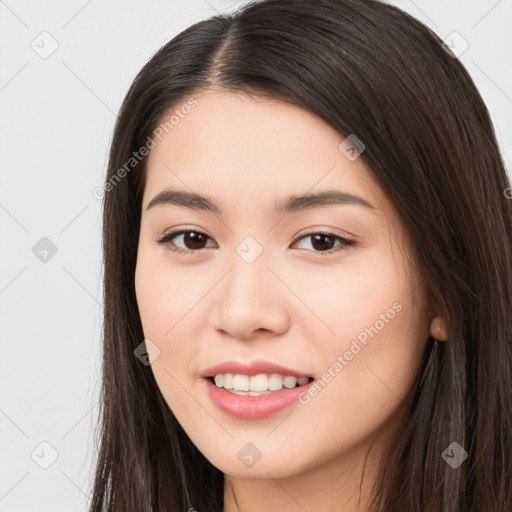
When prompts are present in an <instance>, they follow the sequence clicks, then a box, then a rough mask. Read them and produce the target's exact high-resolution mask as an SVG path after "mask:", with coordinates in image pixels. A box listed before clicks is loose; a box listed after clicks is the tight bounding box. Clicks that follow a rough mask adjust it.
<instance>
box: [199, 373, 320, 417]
mask: <svg viewBox="0 0 512 512" xmlns="http://www.w3.org/2000/svg"><path fill="white" fill-rule="evenodd" d="M204 380H205V381H206V389H207V391H208V394H209V395H210V398H211V399H212V401H213V403H214V404H215V405H216V406H217V407H218V408H219V409H220V410H221V411H223V412H225V413H226V414H230V415H231V416H235V417H236V418H241V419H245V420H255V419H258V418H265V417H267V416H270V415H272V414H274V413H276V412H278V411H280V410H282V409H284V408H285V407H288V406H289V405H291V404H293V403H294V402H297V401H298V397H299V395H300V394H301V393H303V392H305V391H307V390H308V388H309V386H310V385H311V384H313V382H315V381H314V380H312V381H311V382H308V383H307V384H304V385H303V386H298V387H295V388H291V389H286V388H283V389H281V390H279V391H272V392H271V393H269V394H267V395H259V396H250V395H237V394H235V393H230V392H229V391H226V390H225V389H224V388H219V387H218V386H216V385H215V384H214V383H213V382H211V381H210V380H209V379H204Z"/></svg>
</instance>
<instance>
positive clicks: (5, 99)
mask: <svg viewBox="0 0 512 512" xmlns="http://www.w3.org/2000/svg"><path fill="white" fill-rule="evenodd" d="M242 3H243V2H227V1H221V0H208V1H206V0H193V1H192V0H189V1H187V2H186V3H185V2H176V1H169V0H167V1H163V0H153V1H151V2H144V3H143V2H134V1H130V2H127V1H124V2H122V1H121V0H109V1H103V2H99V1H98V0H89V1H84V0H73V1H66V2H64V1H57V0H51V1H46V2H37V1H35V0H29V1H24V2H21V1H15V0H5V1H1V0H0V58H1V61H0V62H1V66H0V107H1V116H0V137H1V138H0V140H1V142H2V150H1V151H0V173H1V187H0V227H1V233H2V235H1V236H2V245H1V262H2V265H1V267H0V268H1V273H0V311H1V315H0V322H1V324H0V325H1V357H0V450H1V451H0V512H7V511H8V512H18V511H23V512H28V511H38V512H44V511H52V512H60V511H66V512H73V511H82V510H86V503H87V495H88V494H89V493H90V490H91V479H90V475H91V462H92V433H93V431H92V428H93V425H94V422H95V419H96V414H97V406H96V404H97V393H98V377H99V371H100V364H99V361H100V337H101V322H102V309H101V307H102V305H101V302H102V295H101V289H102V275H101V272H102V266H101V237H100V232H101V231H100V230H101V202H100V201H99V200H97V199H95V197H94V196H93V194H92V191H93V189H94V188H95V187H97V186H99V185H101V184H102V181H103V178H104V175H105V172H106V162H107V152H108V146H109V143H110V138H111V134H112V130H113V127H114V121H115V116H116V113H117V111H118V109H119V107H120V104H121V101H122V99H123V96H124V94H125V93H126V91H127V89H128V87H129V85H130V83H131V81H132V79H133V78H134V77H135V74H136V73H137V71H138V70H139V69H140V68H141V67H142V65H143V64H144V63H145V62H146V61H147V60H148V59H149V58H150V56H151V55H152V54H153V53H154V52H155V51H156V50H157V49H158V48H159V47H160V46H162V45H163V44H164V43H165V42H166V41H168V40H169V39H170V38H172V37H173V36H174V35H176V34H178V33H179V32H181V31H182V30H183V29H185V28H186V27H188V26H189V25H191V24H192V23H194V22H196V21H199V20H201V19H204V18H207V17H209V16H211V15H213V14H215V12H216V11H219V12H222V11H230V10H232V9H234V8H236V7H237V6H239V5H241V4H242ZM390 3H393V4H394V5H397V6H400V7H402V8H403V9H404V10H406V11H408V12H409V13H411V14H412V15H413V16H415V17H417V18H418V19H419V20H420V21H422V22H424V23H425V24H427V25H428V26H430V27H431V28H432V29H433V30H434V31H435V32H436V33H437V34H438V35H439V36H440V37H441V38H443V39H444V38H445V37H447V36H449V35H450V34H452V32H454V31H456V32H458V33H459V34H460V36H462V38H464V40H466V41H467V43H468V44H469V47H468V48H467V49H466V51H464V53H462V54H461V55H460V59H461V61H462V62H463V63H464V65H465V66H466V68H467V69H468V70H469V72H470V73H471V75H472V76H473V78H474V80H475V82H476V84H477V86H478V88H479V90H480V93H481V95H482V96H483V98H484V100H485V102H486V104H487V106H488V108H489V111H490V112H491V115H492V117H493V121H494V124H495V127H496V130H497V135H498V139H499V143H500V145H501V148H502V152H503V154H504V156H505V162H506V165H507V167H508V169H510V168H511V155H512V70H511V62H512V59H511V57H510V55H511V48H512V32H511V31H510V24H511V21H512V0H500V1H495V0H488V1H485V0H469V1H467V0H464V1H462V0H459V1H453V0H452V1H446V0H436V1H433V0H415V1H414V2H413V1H411V0H396V1H392V2H390ZM43 31H46V32H48V33H49V34H51V36H45V35H43V36H40V34H41V33H42V32H43ZM450 37H451V39H452V40H454V39H453V36H450ZM456 37H458V36H456ZM53 39H54V40H55V41H56V42H57V43H58V48H57V49H56V51H55V52H54V53H53V54H52V55H50V56H46V55H45V52H49V51H50V50H51V45H52V44H55V43H53V42H52V40H53ZM454 41H455V42H454V45H455V47H456V48H458V49H459V50H460V49H462V48H463V47H462V46H461V44H464V42H463V40H462V39H460V38H459V39H456V40H454ZM31 45H32V46H34V47H35V48H33V47H32V46H31ZM41 53H42V54H43V56H45V57H47V58H42V57H41V56H40V54H41ZM43 237H47V238H48V239H49V240H51V242H52V243H53V244H54V245H55V246H56V248H57V253H56V254H55V255H54V256H53V257H51V253H49V254H48V256H47V261H46V262H42V261H40V259H39V258H38V257H36V255H35V254H34V253H33V250H32V248H33V247H34V246H35V245H36V243H38V242H39V241H40V239H41V238H43ZM43 256H44V253H42V254H41V255H40V257H43ZM42 442H45V443H49V445H51V447H50V446H49V445H47V444H43V445H41V443H42ZM53 450H55V452H56V454H57V458H56V459H55V460H54V461H53V458H54V457H55V454H54V452H53ZM52 461H53V463H52V464H51V465H50V466H49V467H48V468H47V469H43V468H42V467H41V465H47V464H49V463H50V462H52Z"/></svg>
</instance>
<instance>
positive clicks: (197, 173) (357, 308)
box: [135, 90, 447, 512]
mask: <svg viewBox="0 0 512 512" xmlns="http://www.w3.org/2000/svg"><path fill="white" fill-rule="evenodd" d="M194 97H195V98H196V99H197V101H198V104H197V106H196V107H195V108H193V109H192V110H191V111H190V113H189V114H188V115H186V116H184V118H183V119H180V121H179V124H177V125H175V126H174V128H173V129H172V130H171V131H169V133H168V134H165V135H164V137H163V138H162V140H161V141H159V142H158V143H157V145H156V146H155V147H154V148H153V149H152V150H151V153H150V156H149V160H148V167H147V181H146V187H145V190H144V195H143V203H142V212H143V214H142V219H141V226H140V239H139V247H138V257H137V267H136V273H135V287H136V295H137V301H138V306H139V311H140V315H141V320H142V324H143V329H144V334H145V337H146V338H149V339H150V340H151V341H152V342H153V343H154V345H151V346H149V347H148V350H149V354H150V358H153V357H155V359H154V361H153V362H152V365H151V367H152V370H153V372H154V375H155V378H156V381H157V384H158V386H159V388H160V389H161V391H162V394H163V396H164V398H165V400H166V401H167V403H168V405H169V407H170V408H171V410H172V411H173V413H174V414H175V416H176V417H177V419H178V421H179V422H180V424H181V425H182V427H183V428H184V429H185V431H186V432H187V434H188V436H189V437H190V438H191V440H192V441H193V442H194V444H195V445H196V446H197V448H198V449H199V450H200V451H201V452H202V453H203V454H204V455H205V457H206V458H207V459H208V460H209V461H210V462H211V463H212V464H213V465H214V466H216V467H217V468H219V469H220V470H221V471H222V472H224V473H225V475H226V478H225V507H224V511H225V512H226V511H230V512H231V511H235V510H238V508H237V506H236V505H235V502H234V499H233V491H235V492H236V499H237V502H238V505H239V509H240V510H242V511H244V512H251V511H260V510H265V509H267V510H282V511H299V510H300V511H303V510H304V509H305V510H308V511H317V510H322V511H324V512H325V511H334V510H337V511H339V510H343V511H353V510H354V511H355V510H364V504H365V502H366V501H367V498H368V493H369V490H370V486H371V484H372V483H373V481H374V480H375V478H376V475H377V469H378V465H379V461H380V459H381V457H382V454H383V450H385V449H386V447H387V446H389V443H390V442H392V437H393V434H394V433H395V431H396V426H397V422H398V420H399V418H400V415H401V411H402V410H401V408H400V405H401V404H402V402H403V399H404V397H405V396H406V395H407V393H408V392H409V390H410V389H411V387H412V385H413V383H414V380H415V378H416V376H417V373H418V369H419V364H420V360H421V355H422V353H423V350H424V348H425V344H426V341H427V338H428V336H429V335H431V336H434V337H436V338H437V339H441V340H446V339H447V332H446V327H445V322H444V320H443V318H442V317H441V316H440V315H439V314H438V313H437V312H434V311H433V310H432V308H431V307H430V302H429V301H428V295H427V294H426V292H425V290H424V289H423V287H422V286H421V285H420V284H421V280H420V278H419V275H418V273H417V269H416V267H415V265H414V264H413V263H414V262H413V259H412V257H411V253H410V251H409V245H408V243H407V239H406V237H405V236H404V230H403V226H402V225H401V223H400V220H399V218H398V216H397V213H396V211H395V210H394V207H393V205H392V204H391V203H390V201H389V200H388V198H387V197H386V196H385V194H384V193H383V191H382V189H381V188H380V186H379V185H378V183H377V182H376V180H375V179H374V177H373V175H372V171H371V169H370V168H369V167H368V166H367V164H366V163H365V162H364V161H363V159H362V158H357V159H355V160H354V161H350V160H349V159H347V158H346V157H345V155H344V154H342V152H341V151H340V150H339V149H338V146H339V144H340V143H341V142H342V141H343V140H344V139H345V136H344V135H341V134H339V133H338V132H337V131H336V130H334V129H333V128H332V127H330V126H329V125H327V124H326V123H325V122H324V121H322V120H321V119H319V118H317V117H316V116H314V115H312V114H311V113H308V112H306V111H304V110H302V109H299V108H298V107H295V106H292V105H289V104H286V103H283V102H280V101H277V100H271V99H267V98H258V97H253V96H249V95H245V94H242V93H232V92H225V91H214V90H209V91H207V92H203V93H201V94H197V95H194ZM167 118H168V116H167ZM167 187H170V188H176V189H179V190H185V191H194V192H197V193H200V194H203V195H207V196H208V197H210V198H212V199H214V200H215V201H216V202H217V203H218V204H219V206H220V208H221V209H222V212H223V213H222V215H219V214H214V213H211V212H205V211H201V210H193V209H190V208H186V207H182V206H177V205H161V206H156V207H153V208H151V209H149V210H147V211H146V208H147V206H148V204H149V202H150V201H151V199H152V198H153V197H154V196H156V195H157V194H158V193H159V192H161V191H162V190H164V189H165V188H167ZM331 188H333V189H338V190H342V191H347V192H350V193H353V194H357V195H359V196H361V197H363V198H364V199H366V200H367V201H369V202H370V203H371V204H372V205H374V206H375V209H374V210H371V209H368V208H364V207H362V206H358V205H329V206H322V207H317V208H313V209H309V210H304V211H300V212H295V213H292V214H288V215H285V216H283V215H277V214H275V213H274V203H275V202H276V201H279V200H282V199H283V198H285V197H287V196H288V195H290V194H303V193H306V192H319V191H322V190H326V189H331ZM178 228H183V229H190V230H192V231H199V232H202V233H205V234H206V235H207V238H206V241H205V242H203V245H194V244H193V243H191V242H190V238H188V240H186V239H185V237H184V236H183V235H181V236H177V237H175V238H174V239H173V240H172V242H174V244H175V245H176V246H177V247H179V248H181V249H183V250H185V251H189V252H188V253H187V254H178V253H174V252H172V251H171V250H169V249H168V248H166V247H165V246H162V245H159V244H158V243H157V242H156V241H157V240H159V239H160V238H162V237H163V235H164V234H166V233H168V232H170V231H171V230H174V229H178ZM324 230H326V231H329V232H331V233H333V234H334V235H337V236H341V237H345V238H348V239H351V240H355V241H357V245H356V246H355V247H343V246H341V245H340V243H339V242H338V241H336V239H330V240H331V245H328V243H329V241H327V242H326V243H325V245H324V246H322V245H319V244H316V245H315V244H314V243H313V239H312V237H306V238H301V237H303V236H304V235H305V234H314V233H317V232H318V231H324ZM247 236H252V237H253V238H254V239H256V240H257V242H258V243H259V244H260V246H261V248H262V249H263V252H262V254H261V255H260V256H259V257H258V258H257V259H256V260H255V261H254V262H252V263H247V262H246V261H245V260H244V259H242V258H241V257H240V256H239V255H238V254H237V252H236V248H237V246H238V245H239V244H240V243H241V242H242V241H243V240H244V238H245V237H247ZM172 242H168V244H169V245H172ZM195 247H199V249H195ZM201 247H202V248H201ZM329 249H331V254H330V255H326V254H325V251H329ZM194 251H195V252H194ZM322 251H323V252H322ZM413 301H414V304H413ZM394 303H398V304H399V305H401V306H402V307H401V310H400V311H399V312H396V314H395V315H394V317H393V318H392V319H389V320H388V322H386V323H385V326H384V327H383V328H381V329H380V330H378V334H376V335H374V336H373V337H368V340H367V344H366V345H362V344H360V345H362V347H363V348H362V350H360V351H359V352H358V353H357V354H356V355H354V356H353V358H352V359H351V360H350V361H347V364H346V365H344V366H343V369H342V370H341V371H338V372H337V373H336V372H334V373H335V377H334V378H332V379H331V380H330V382H328V383H327V384H326V385H325V386H324V387H323V389H321V391H320V392H318V394H317V395H316V396H315V397H312V398H311V400H310V401H309V403H307V404H300V403H295V404H293V405H291V406H289V407H287V408H285V409H284V410H281V411H279V412H278V413H276V414H273V415H272V416H270V417H267V418H260V419H257V420H243V419H238V418H235V417H232V416H230V415H228V414H225V413H224V412H222V411H220V410H219V409H218V408H217V407H216V406H215V404H214V403H213V402H211V400H210V399H209V397H208V395H207V394H206V391H205V386H204V381H203V379H202V378H201V372H202V371H204V370H205V369H206V368H208V367H210V366H212V365H214V364H217V363H219V362H222V361H226V360H240V361H250V360H253V359H264V360H268V361H272V362H275V363H278V364H282V365H284V366H287V367H291V368H293V369H295V370H298V371H302V372H304V373H306V374H307V375H312V376H314V377H315V378H316V379H321V378H322V375H323V374H324V373H325V372H326V371H327V370H328V369H329V368H332V367H333V364H334V363H335V361H336V360H337V357H338V355H343V354H344V353H345V352H346V351H347V350H349V349H350V346H351V344H352V342H353V341H354V339H355V338H356V336H357V335H358V334H359V333H361V332H362V331H364V329H365V327H369V326H374V325H375V324H376V321H377V320H379V318H382V317H381V316H380V315H381V314H385V313H386V311H388V310H389V309H390V308H392V305H393V304H394ZM155 347H158V348H157V349H156V348H155ZM249 441H250V442H252V443H253V444H254V445H255V446H256V447H257V448H258V450H259V451H260V452H261V454H262V456H261V459H260V460H259V461H258V462H257V463H256V464H254V465H253V466H252V467H246V466H245V465H244V464H243V463H242V462H241V460H239V458H238V457H237V452H238V451H239V450H240V449H241V448H242V447H243V446H244V445H245V444H246V443H247V442H249ZM365 460H366V469H365V472H364V479H363V483H362V484H361V477H362V475H363V465H364V464H365ZM358 501H359V507H360V508H357V503H358Z"/></svg>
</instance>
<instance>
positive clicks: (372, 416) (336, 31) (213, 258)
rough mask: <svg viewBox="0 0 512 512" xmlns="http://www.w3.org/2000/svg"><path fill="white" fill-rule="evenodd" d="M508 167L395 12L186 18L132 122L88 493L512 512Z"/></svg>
mask: <svg viewBox="0 0 512 512" xmlns="http://www.w3.org/2000/svg"><path fill="white" fill-rule="evenodd" d="M510 186H511V185H510V180H509V178H508V177H507V173H506V170H505V166H504V163H503V160H502V157H501V155H500V152H499V149H498V145H497V142H496V137H495V133H494V130H493V126H492V123H491V120H490V117H489V113H488V111H487V109H486V107H485V105H484V103H483V101H482V99H481V97H480V96H479V94H478V92H477V90H476V87H475V85H474V83H473V82H472V80H471V78H470V77H469V75H468V73H467V72H466V70H465V69H464V67H463V66H462V65H461V63H460V62H459V61H458V60H457V59H456V58H455V57H454V55H453V54H451V53H450V51H449V50H448V49H446V48H445V47H444V46H443V45H442V42H441V41H440V39H439V38H438V37H437V36H436V35H435V34H433V33H432V32H431V31H430V30H429V29H427V28H426V27H425V26H424V25H422V24H421V23H420V22H418V21H417V20H415V19H413V18H412V17H410V16H409V15H407V14H405V13H404V12H402V11H400V10H399V9H397V8H395V7H392V6H389V5H386V4H383V3H380V2H377V1H373V0H372V1H365V2H362V1H359V0H318V1H315V2H312V1H306V0H266V1H263V2H258V3H255V2H253V3H250V4H247V5H246V6H244V7H243V8H241V9H240V10H239V11H238V12H236V13H233V14H230V15H222V16H215V17H213V18H211V19H208V20H206V21H202V22H199V23H196V24H195V25H193V26H192V27H190V28H188V29H186V30H185V31H183V32H182V33H181V34H179V35H178V36H176V37H175V38H174V39H173V40H172V41H170V42H169V43H168V44H166V45H165V46H164V47H163V48H161V49H160V50H159V51H158V52H157V53H156V54H155V55H154V56H153V57H152V58H151V60H150V61H149V62H148V63H147V64H146V65H145V66H144V68H143V69H142V70H141V71H140V73H139V74H138V76H137V77H136V79H135V80H134V82H133V84H132V86H131V88H130V90H129V91H128V94H127V95H126V98H125V100H124V103H123V105H122V108H121V112H120V114H119V118H118V122H117V126H116V129H115V133H114V138H113V141H112V147H111V154H110V161H109V168H108V176H107V178H106V181H105V187H104V188H105V195H104V233H103V237H104V238H103V243H104V247H103V248H104V265H105V266H104V283H105V290H104V292H105V312H104V313H105V318H104V320H105V325H104V362H103V391H102V416H101V432H100V439H99V442H100V446H99V453H98V462H97V471H96V478H95V484H94V492H93V497H92V504H91V509H90V510H91V511H98V512H99V511H100V510H108V511H115V512H121V511H122V512H126V511H132V510H133V511H154V512H157V511H186V510H188V511H190V512H192V511H198V512H203V511H209V512H220V511H224V512H234V511H242V512H254V511H261V510H281V511H304V510H307V511H320V510H322V511H324V512H325V511H343V512H354V511H368V512H396V511H400V512H402V511H407V512H504V511H508V510H512V486H511V480H510V475H511V474H512V428H511V427H512V412H511V407H510V404H511V403H512V377H511V375H512V372H511V368H512V315H511V312H510V308H511V305H512V201H511V200H510V191H511V190H512V189H511V188H510Z"/></svg>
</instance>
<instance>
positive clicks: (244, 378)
mask: <svg viewBox="0 0 512 512" xmlns="http://www.w3.org/2000/svg"><path fill="white" fill-rule="evenodd" d="M233 388H234V389H236V390H237V391H249V376H248V375H241V374H240V373H237V374H236V375H235V376H234V377H233Z"/></svg>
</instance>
